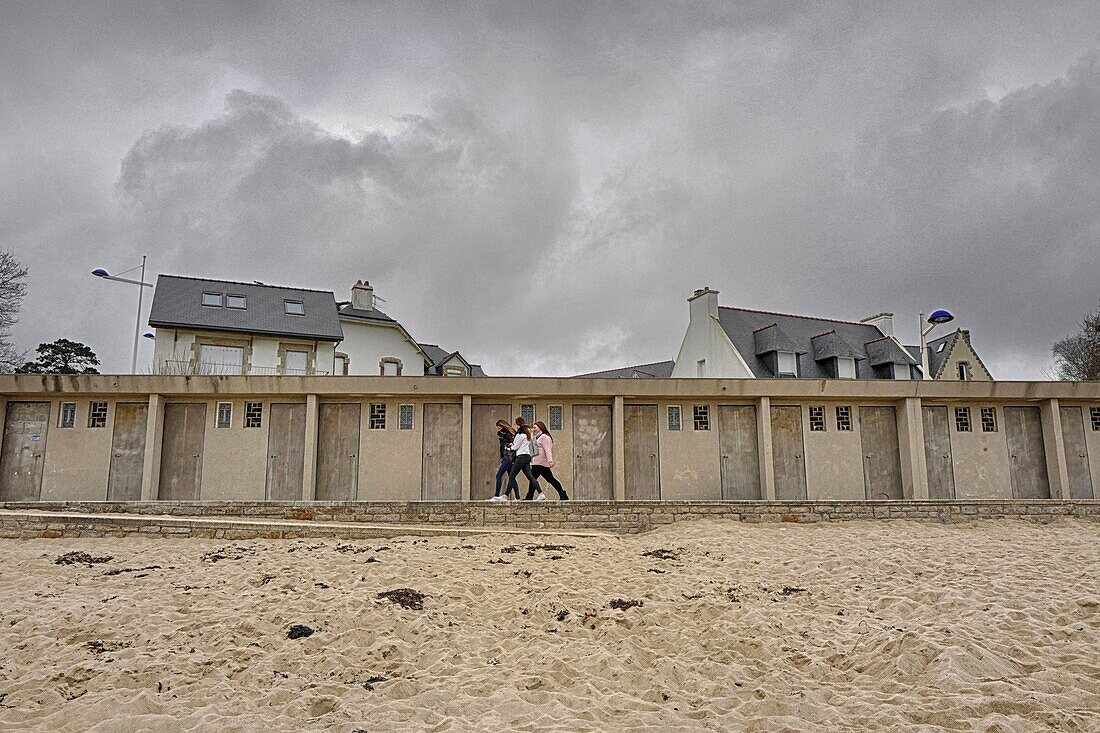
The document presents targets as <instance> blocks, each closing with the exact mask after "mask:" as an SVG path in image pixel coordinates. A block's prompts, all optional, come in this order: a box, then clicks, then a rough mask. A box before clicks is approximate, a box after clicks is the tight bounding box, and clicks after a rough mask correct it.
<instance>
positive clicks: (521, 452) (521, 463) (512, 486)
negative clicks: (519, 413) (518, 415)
mask: <svg viewBox="0 0 1100 733" xmlns="http://www.w3.org/2000/svg"><path fill="white" fill-rule="evenodd" d="M509 447H510V448H511V450H512V453H513V454H514V455H515V457H514V458H513V459H512V467H511V468H509V469H508V487H507V488H506V489H505V490H504V496H494V497H493V498H492V499H490V500H489V501H508V497H510V496H511V495H512V492H513V491H515V492H516V500H517V501H519V483H518V482H517V481H516V476H518V475H519V474H520V473H521V472H522V473H523V475H524V476H526V477H527V483H528V484H529V485H530V487H531V493H534V492H536V491H538V486H539V485H538V483H537V482H536V481H535V477H534V475H533V474H532V473H531V428H529V427H527V426H526V425H525V424H523V421H522V420H518V419H517V420H516V435H515V437H514V438H512V444H511V446H509Z"/></svg>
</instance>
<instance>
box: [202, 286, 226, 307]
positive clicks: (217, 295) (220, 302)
mask: <svg viewBox="0 0 1100 733" xmlns="http://www.w3.org/2000/svg"><path fill="white" fill-rule="evenodd" d="M207 296H213V297H215V298H217V299H218V302H217V303H207V302H206V298H207ZM199 302H200V303H201V304H202V307H203V308H221V307H222V306H223V305H225V294H224V293H213V292H210V291H208V290H204V291H203V294H202V299H201V300H200V301H199Z"/></svg>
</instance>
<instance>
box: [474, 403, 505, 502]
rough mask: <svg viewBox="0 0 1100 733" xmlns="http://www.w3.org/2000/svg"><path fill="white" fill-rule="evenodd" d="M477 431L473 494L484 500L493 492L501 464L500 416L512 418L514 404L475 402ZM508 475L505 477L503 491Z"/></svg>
mask: <svg viewBox="0 0 1100 733" xmlns="http://www.w3.org/2000/svg"><path fill="white" fill-rule="evenodd" d="M470 419H471V422H472V423H473V426H472V427H473V435H472V437H471V448H470V469H471V471H472V473H473V476H472V477H471V481H470V498H471V499H473V500H474V501H483V500H485V499H488V498H489V497H490V496H492V495H493V490H494V489H495V488H496V476H497V469H498V468H499V467H500V441H498V440H497V428H496V421H497V420H507V421H508V422H512V406H511V405H473V406H471V408H470ZM507 480H508V478H507V477H505V478H504V479H502V481H501V491H503V490H504V489H503V487H504V482H505V481H507Z"/></svg>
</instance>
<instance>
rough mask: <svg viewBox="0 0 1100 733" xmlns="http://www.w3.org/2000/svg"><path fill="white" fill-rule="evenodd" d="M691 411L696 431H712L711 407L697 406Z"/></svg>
mask: <svg viewBox="0 0 1100 733" xmlns="http://www.w3.org/2000/svg"><path fill="white" fill-rule="evenodd" d="M691 409H692V418H693V420H694V422H695V429H696V430H710V405H695V406H694V407H692V408H691Z"/></svg>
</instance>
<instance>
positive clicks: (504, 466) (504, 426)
mask: <svg viewBox="0 0 1100 733" xmlns="http://www.w3.org/2000/svg"><path fill="white" fill-rule="evenodd" d="M496 428H497V440H499V441H500V466H498V467H497V488H496V491H494V492H493V500H498V497H499V496H500V485H501V483H502V482H503V481H504V477H505V476H507V475H508V471H509V470H510V469H511V468H512V459H513V458H515V454H514V453H512V440H513V439H514V438H515V437H516V429H515V428H513V427H512V426H511V425H509V424H508V421H507V420H497V424H496Z"/></svg>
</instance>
